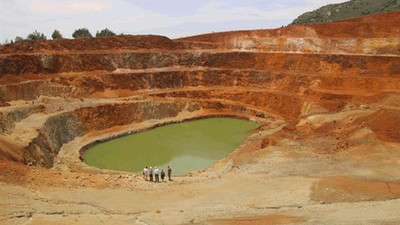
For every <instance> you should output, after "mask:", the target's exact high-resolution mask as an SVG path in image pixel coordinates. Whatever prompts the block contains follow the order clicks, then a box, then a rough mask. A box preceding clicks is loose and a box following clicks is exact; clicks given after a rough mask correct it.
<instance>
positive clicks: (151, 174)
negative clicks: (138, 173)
mask: <svg viewBox="0 0 400 225" xmlns="http://www.w3.org/2000/svg"><path fill="white" fill-rule="evenodd" d="M149 174H150V181H153V168H152V167H151V166H150V170H149Z"/></svg>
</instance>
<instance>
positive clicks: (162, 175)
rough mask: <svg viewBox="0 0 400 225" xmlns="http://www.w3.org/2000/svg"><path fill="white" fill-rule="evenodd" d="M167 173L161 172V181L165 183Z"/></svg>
mask: <svg viewBox="0 0 400 225" xmlns="http://www.w3.org/2000/svg"><path fill="white" fill-rule="evenodd" d="M164 177H165V172H164V170H161V181H162V182H164Z"/></svg>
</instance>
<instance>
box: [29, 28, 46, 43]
mask: <svg viewBox="0 0 400 225" xmlns="http://www.w3.org/2000/svg"><path fill="white" fill-rule="evenodd" d="M26 40H28V41H43V40H47V37H46V36H44V34H43V33H40V32H38V31H37V30H35V31H34V32H33V33H30V34H29V35H28V37H27V38H26Z"/></svg>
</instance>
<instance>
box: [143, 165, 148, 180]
mask: <svg viewBox="0 0 400 225" xmlns="http://www.w3.org/2000/svg"><path fill="white" fill-rule="evenodd" d="M148 177H149V170H148V169H147V166H146V167H144V169H143V178H144V180H145V181H147V178H148Z"/></svg>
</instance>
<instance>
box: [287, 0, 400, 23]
mask: <svg viewBox="0 0 400 225" xmlns="http://www.w3.org/2000/svg"><path fill="white" fill-rule="evenodd" d="M397 10H400V0H379V1H377V0H351V1H348V2H344V3H339V4H330V5H326V6H323V7H321V8H319V9H317V10H314V11H312V12H306V13H304V14H302V15H300V16H299V17H297V18H296V19H295V20H293V22H292V23H291V24H290V25H300V24H314V23H323V22H331V21H338V20H345V19H349V18H354V17H360V16H365V15H371V14H379V13H384V12H391V11H397Z"/></svg>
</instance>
